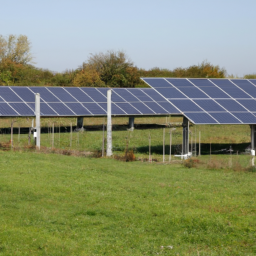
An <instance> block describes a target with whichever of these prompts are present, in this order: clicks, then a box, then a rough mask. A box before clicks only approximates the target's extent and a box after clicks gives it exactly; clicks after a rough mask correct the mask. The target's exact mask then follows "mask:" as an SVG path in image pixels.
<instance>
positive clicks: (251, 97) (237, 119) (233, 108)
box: [142, 78, 256, 124]
mask: <svg viewBox="0 0 256 256" xmlns="http://www.w3.org/2000/svg"><path fill="white" fill-rule="evenodd" d="M142 80H144V81H145V82H146V83H147V84H148V85H150V86H151V87H152V88H154V90H155V91H157V92H158V93H160V94H161V95H162V96H164V97H165V98H166V99H167V100H168V101H169V102H170V103H171V104H172V105H173V106H175V107H176V108H178V110H179V111H180V112H181V113H182V114H183V115H185V116H186V117H187V118H188V119H189V120H190V121H192V122H193V123H195V124H256V79H250V80H246V79H181V78H177V79H175V78H143V79H142ZM170 114H171V113H170Z"/></svg>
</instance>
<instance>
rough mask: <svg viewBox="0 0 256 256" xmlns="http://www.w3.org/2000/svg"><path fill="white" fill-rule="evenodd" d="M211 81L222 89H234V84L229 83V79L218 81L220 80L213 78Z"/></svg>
mask: <svg viewBox="0 0 256 256" xmlns="http://www.w3.org/2000/svg"><path fill="white" fill-rule="evenodd" d="M209 80H211V81H212V82H213V83H214V84H216V85H218V86H219V87H220V88H222V89H223V88H225V87H233V86H234V84H233V83H232V82H231V81H229V80H228V79H218V78H211V79H209Z"/></svg>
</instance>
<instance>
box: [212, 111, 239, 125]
mask: <svg viewBox="0 0 256 256" xmlns="http://www.w3.org/2000/svg"><path fill="white" fill-rule="evenodd" d="M209 114H210V115H211V116H212V117H213V118H215V119H216V120H217V121H218V122H219V123H220V124H241V122H240V121H239V120H238V119H237V118H235V117H234V116H232V115H231V114H230V113H227V112H214V113H212V112H210V113H209Z"/></svg>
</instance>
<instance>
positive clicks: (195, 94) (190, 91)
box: [179, 87, 209, 99]
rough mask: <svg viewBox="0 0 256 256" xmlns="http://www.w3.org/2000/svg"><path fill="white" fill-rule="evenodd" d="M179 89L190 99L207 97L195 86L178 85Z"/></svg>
mask: <svg viewBox="0 0 256 256" xmlns="http://www.w3.org/2000/svg"><path fill="white" fill-rule="evenodd" d="M179 89H180V90H181V91H182V92H183V93H185V94H186V95H187V97H188V98H191V99H200V98H209V97H208V96H207V95H206V94H205V93H203V92H202V91H200V90H199V89H198V88H196V87H179Z"/></svg>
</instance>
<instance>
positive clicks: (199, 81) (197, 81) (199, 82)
mask: <svg viewBox="0 0 256 256" xmlns="http://www.w3.org/2000/svg"><path fill="white" fill-rule="evenodd" d="M189 81H191V82H192V83H193V84H194V85H196V86H198V87H209V86H210V87H212V86H214V84H213V83H211V81H209V80H208V79H195V78H192V79H189Z"/></svg>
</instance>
